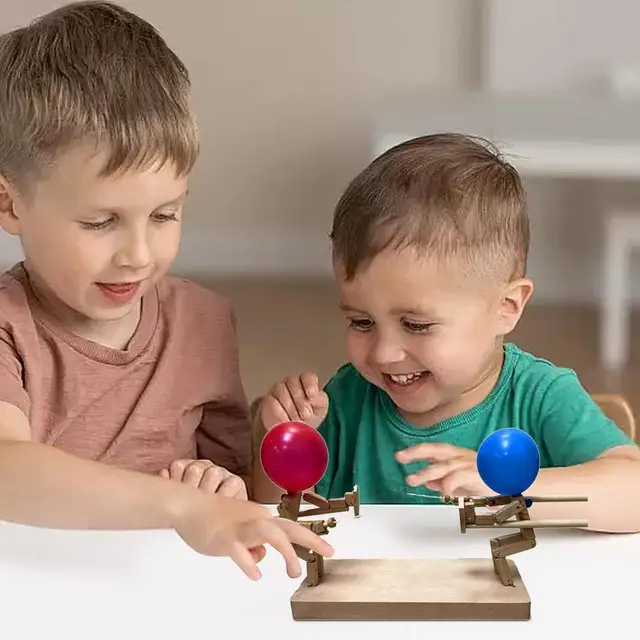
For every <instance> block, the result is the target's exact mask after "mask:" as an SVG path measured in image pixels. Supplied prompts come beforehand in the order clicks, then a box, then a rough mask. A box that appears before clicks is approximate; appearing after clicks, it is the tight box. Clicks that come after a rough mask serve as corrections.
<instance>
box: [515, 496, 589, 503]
mask: <svg viewBox="0 0 640 640" xmlns="http://www.w3.org/2000/svg"><path fill="white" fill-rule="evenodd" d="M525 498H526V499H527V500H531V502H589V498H588V497H587V496H525Z"/></svg>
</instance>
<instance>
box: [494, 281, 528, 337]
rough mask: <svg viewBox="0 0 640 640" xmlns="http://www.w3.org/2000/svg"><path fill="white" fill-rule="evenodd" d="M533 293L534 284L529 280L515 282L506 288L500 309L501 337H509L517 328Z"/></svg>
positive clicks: (499, 328)
mask: <svg viewBox="0 0 640 640" xmlns="http://www.w3.org/2000/svg"><path fill="white" fill-rule="evenodd" d="M532 293H533V282H532V281H531V280H529V279H528V278H520V279H518V280H514V281H513V282H510V283H509V284H508V285H506V287H504V289H503V290H502V295H501V298H500V303H499V308H498V332H499V334H500V335H507V334H508V333H511V332H512V331H513V330H514V329H515V328H516V325H517V324H518V322H519V320H520V317H521V316H522V312H523V311H524V308H525V306H526V304H527V302H528V301H529V298H530V297H531V294H532Z"/></svg>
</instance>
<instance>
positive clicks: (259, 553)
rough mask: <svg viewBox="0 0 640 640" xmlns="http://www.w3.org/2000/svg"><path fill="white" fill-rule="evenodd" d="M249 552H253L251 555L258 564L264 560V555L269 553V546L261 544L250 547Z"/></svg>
mask: <svg viewBox="0 0 640 640" xmlns="http://www.w3.org/2000/svg"><path fill="white" fill-rule="evenodd" d="M249 553H250V554H251V557H252V558H253V559H254V561H255V563H256V564H258V562H262V560H264V557H265V556H266V555H267V548H266V547H265V546H264V545H263V544H261V545H258V546H257V547H253V548H252V549H249Z"/></svg>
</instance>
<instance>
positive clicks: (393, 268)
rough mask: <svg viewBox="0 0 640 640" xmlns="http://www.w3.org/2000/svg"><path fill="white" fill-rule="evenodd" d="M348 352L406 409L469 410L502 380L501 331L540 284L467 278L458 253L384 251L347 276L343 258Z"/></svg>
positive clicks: (431, 412)
mask: <svg viewBox="0 0 640 640" xmlns="http://www.w3.org/2000/svg"><path fill="white" fill-rule="evenodd" d="M335 272H336V277H337V279H338V282H339V287H340V296H341V307H342V309H343V312H344V315H345V319H346V324H347V327H346V348H347V354H348V357H349V360H350V361H351V362H352V364H353V365H354V366H355V367H356V368H357V369H358V371H359V372H360V373H361V374H362V375H363V376H364V377H365V378H366V379H367V380H369V381H370V382H371V383H373V384H375V385H377V386H378V387H380V388H382V389H383V390H384V391H386V392H387V394H388V395H389V396H390V397H391V399H392V400H393V402H394V404H395V405H396V406H397V407H398V410H399V411H400V413H401V415H403V417H404V418H405V419H406V420H408V421H409V422H410V423H412V424H414V425H416V426H430V425H432V424H434V423H436V422H438V421H440V420H443V419H445V418H447V417H450V416H452V415H456V414H458V413H460V412H461V411H464V410H466V409H469V408H471V407H473V406H475V405H476V404H478V402H480V401H481V400H482V399H483V398H484V397H486V395H487V394H488V393H489V391H490V390H491V388H492V387H493V385H494V383H495V381H496V379H497V377H498V375H499V373H500V369H501V365H502V338H503V336H504V335H506V334H507V333H509V332H510V331H511V330H512V329H513V328H514V327H515V325H516V323H517V321H518V319H519V318H520V315H521V313H522V310H523V308H524V305H525V304H526V302H527V299H528V298H529V296H530V294H531V290H532V286H531V283H530V282H529V281H528V280H519V281H516V282H514V283H509V284H507V285H498V284H495V283H493V282H490V281H489V280H488V279H487V278H482V277H480V276H478V277H473V276H465V275H463V271H462V269H460V268H459V266H458V267H457V266H456V264H455V261H452V262H451V263H450V264H449V265H442V264H437V263H435V262H434V261H430V260H428V259H426V258H424V257H421V256H420V255H419V254H418V253H417V252H416V251H414V250H411V249H408V250H405V251H402V252H397V251H391V250H388V251H385V252H383V253H381V254H379V255H378V256H377V257H376V258H374V260H373V261H372V262H371V263H370V264H369V265H367V266H366V267H363V268H362V269H361V270H360V272H359V273H358V274H357V275H356V277H355V278H354V279H353V280H351V281H347V280H346V279H345V278H344V277H343V274H342V270H341V268H340V264H339V262H336V263H335Z"/></svg>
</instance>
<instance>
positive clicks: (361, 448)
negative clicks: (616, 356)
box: [316, 344, 633, 504]
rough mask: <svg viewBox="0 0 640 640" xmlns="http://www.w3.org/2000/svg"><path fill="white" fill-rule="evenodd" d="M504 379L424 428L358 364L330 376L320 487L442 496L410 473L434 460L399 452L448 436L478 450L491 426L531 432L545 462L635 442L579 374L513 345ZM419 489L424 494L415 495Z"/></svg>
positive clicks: (388, 499) (403, 499)
mask: <svg viewBox="0 0 640 640" xmlns="http://www.w3.org/2000/svg"><path fill="white" fill-rule="evenodd" d="M504 349H505V358H504V363H503V367H502V371H501V373H500V376H499V378H498V381H497V383H496V385H495V387H494V388H493V390H492V391H491V393H490V394H489V395H488V397H487V398H486V399H485V400H483V401H482V402H481V403H480V404H478V405H477V406H475V407H473V408H472V409H469V410H468V411H465V412H463V413H461V414H459V415H457V416H454V417H451V418H448V419H446V420H443V421H442V422H440V423H438V424H436V425H433V426H432V427H429V428H416V427H413V426H412V425H410V424H409V423H407V422H406V421H405V420H404V419H403V418H402V417H401V416H400V414H399V413H398V411H397V409H396V407H395V405H394V404H393V402H392V401H391V399H390V398H389V396H388V395H387V394H386V393H385V392H384V391H383V390H382V389H380V388H378V387H376V386H375V385H373V384H371V383H370V382H368V381H367V380H366V379H365V378H363V377H362V376H361V375H360V374H359V373H358V372H357V371H356V369H355V368H354V367H353V366H352V365H350V364H346V365H343V366H342V367H341V368H340V369H339V370H338V371H337V373H336V375H335V376H334V377H333V378H332V379H331V380H330V381H329V382H328V383H327V385H326V387H325V391H326V393H327V394H328V396H329V412H328V415H327V417H326V419H325V420H324V422H323V423H322V424H321V425H320V427H319V431H320V433H321V434H322V435H323V436H324V438H325V439H326V441H327V445H328V447H329V466H328V468H327V472H326V474H325V476H324V478H323V479H322V480H321V481H320V482H319V484H318V485H317V487H316V491H317V493H319V494H320V495H322V496H324V497H326V498H340V497H342V496H343V495H344V494H345V493H346V492H347V491H352V490H353V487H354V485H356V484H357V485H358V487H359V491H360V499H361V501H362V502H363V503H368V504H372V503H373V504H375V503H382V504H400V503H403V504H412V503H413V504H425V503H427V504H428V503H429V502H440V500H439V497H438V494H437V493H435V492H433V491H430V490H429V489H427V488H426V487H409V485H407V484H406V481H405V477H406V476H407V475H408V474H409V473H413V472H415V471H417V470H419V469H421V468H423V467H424V466H425V464H428V463H426V462H417V463H411V464H407V465H403V464H400V463H398V462H397V461H396V460H395V458H394V454H395V453H396V452H397V451H399V450H401V449H405V448H407V447H410V446H413V445H416V444H418V443H421V442H445V443H449V444H453V445H456V446H459V447H464V448H467V449H473V450H475V451H477V450H478V448H479V447H480V444H481V443H482V441H483V440H484V438H486V437H487V436H488V435H489V434H490V433H492V432H494V431H497V430H498V429H502V428H505V427H517V428H520V429H522V430H523V431H526V432H527V433H528V434H529V435H531V437H532V438H533V439H534V440H535V441H536V443H537V445H538V448H539V449H540V467H541V468H547V467H566V466H571V465H575V464H579V463H582V462H586V461H588V460H593V459H594V458H596V457H597V456H599V455H600V454H602V453H603V452H604V451H606V450H607V449H609V448H610V447H614V446H617V445H624V444H633V441H632V440H630V439H629V438H628V437H627V436H626V434H625V433H624V432H623V431H622V430H621V429H619V428H618V426H617V425H616V424H615V423H614V422H612V421H611V420H609V419H608V418H607V417H606V416H605V415H604V414H603V413H602V411H601V410H600V408H599V407H598V405H597V404H596V403H595V402H594V401H593V399H592V398H591V396H590V395H589V393H587V391H586V390H585V389H584V388H583V387H582V385H581V384H580V382H579V380H578V378H577V376H576V374H575V373H574V372H573V371H572V370H570V369H565V368H560V367H557V366H554V365H553V364H551V363H550V362H548V361H546V360H543V359H541V358H536V357H535V356H532V355H531V354H529V353H526V352H524V351H522V350H521V349H519V348H518V347H516V346H515V345H513V344H506V345H505V346H504ZM410 493H414V494H415V493H418V494H420V495H419V496H415V495H408V494H410Z"/></svg>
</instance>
